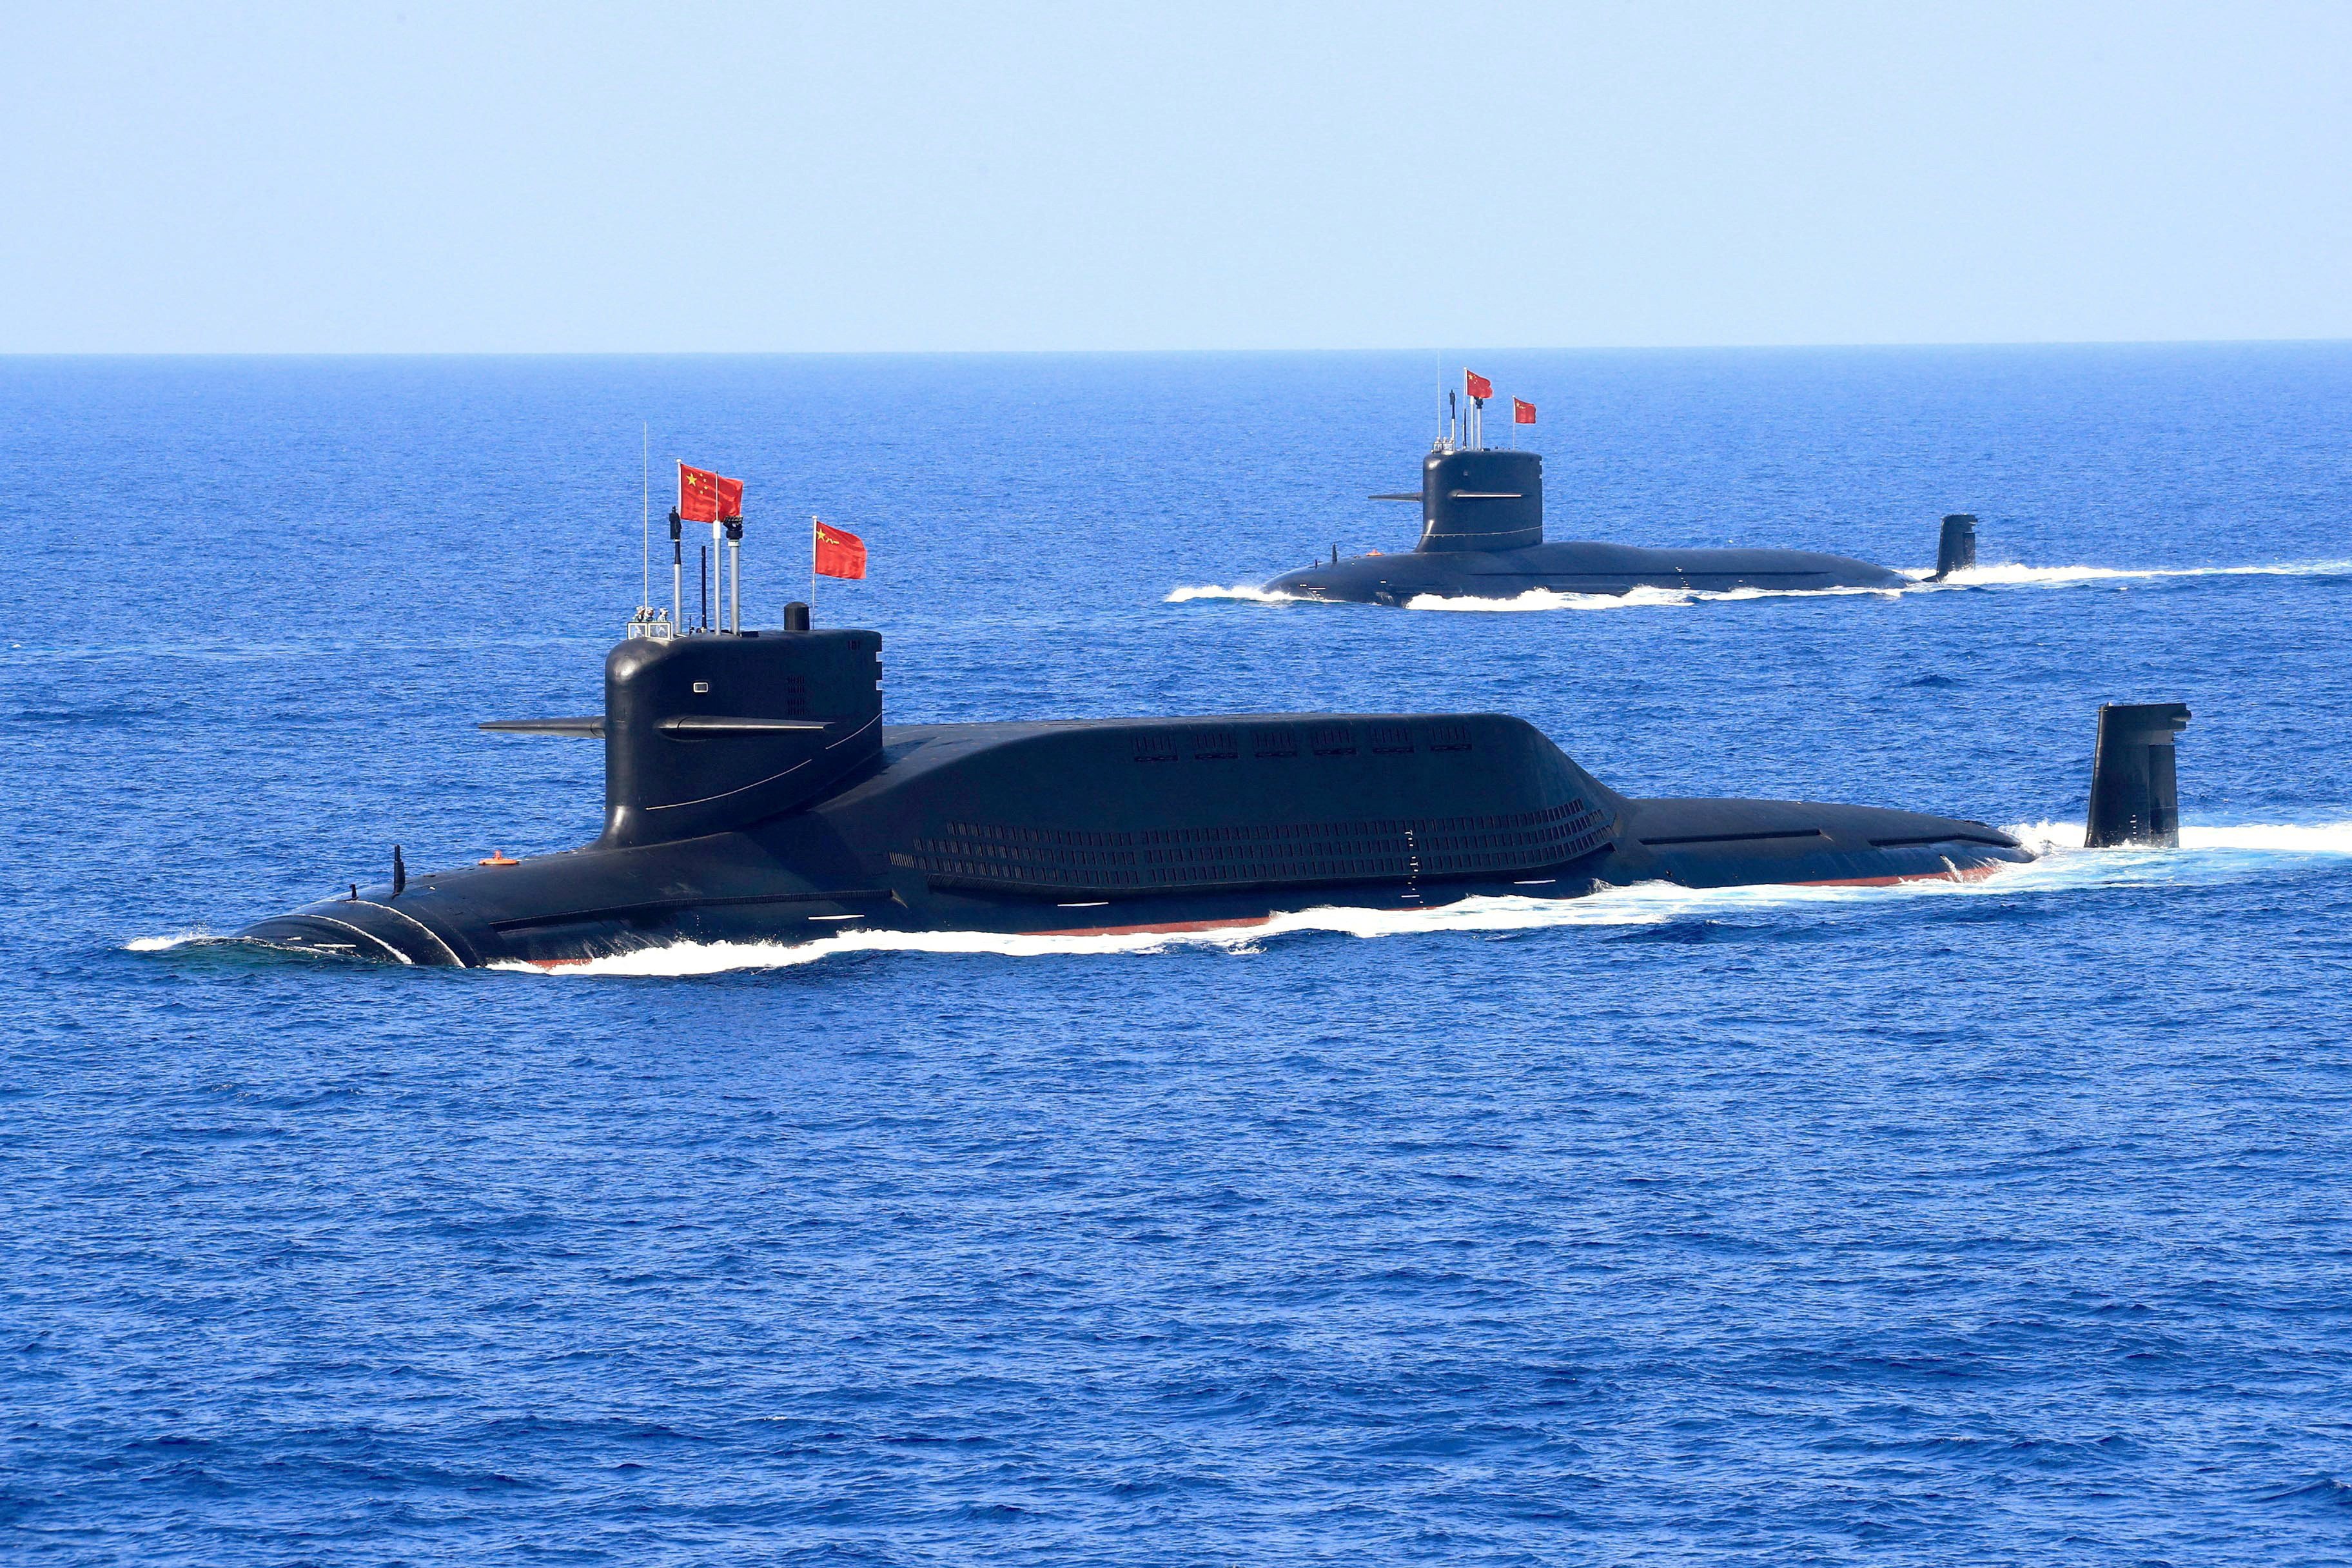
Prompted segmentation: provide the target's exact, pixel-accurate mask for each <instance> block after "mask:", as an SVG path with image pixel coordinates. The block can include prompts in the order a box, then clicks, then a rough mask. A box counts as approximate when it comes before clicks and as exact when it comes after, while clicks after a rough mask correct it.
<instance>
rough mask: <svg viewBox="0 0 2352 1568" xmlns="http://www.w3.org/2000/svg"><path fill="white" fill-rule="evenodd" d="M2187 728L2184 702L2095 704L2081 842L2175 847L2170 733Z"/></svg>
mask: <svg viewBox="0 0 2352 1568" xmlns="http://www.w3.org/2000/svg"><path fill="white" fill-rule="evenodd" d="M2188 727H2189V706H2188V704H2187V703H2184V702H2143V703H2137V704H2134V703H2123V702H2110V703H2106V704H2105V705H2103V706H2102V707H2101V708H2100V709H2099V749H2098V752H2097V754H2096V755H2095V756H2094V757H2093V758H2092V760H2091V815H2090V820H2089V821H2088V822H2087V823H2086V824H2085V825H2084V831H2083V847H2084V848H2086V849H2105V848H2108V847H2113V846H2115V845H2118V844H2149V845H2154V846H2155V847H2158V848H2160V849H2178V848H2179V847H2180V788H2179V779H2178V777H2177V775H2176V774H2175V773H2174V772H2173V755H2172V738H2173V736H2174V735H2176V734H2178V733H2179V731H2182V730H2185V729H2187V728H2188Z"/></svg>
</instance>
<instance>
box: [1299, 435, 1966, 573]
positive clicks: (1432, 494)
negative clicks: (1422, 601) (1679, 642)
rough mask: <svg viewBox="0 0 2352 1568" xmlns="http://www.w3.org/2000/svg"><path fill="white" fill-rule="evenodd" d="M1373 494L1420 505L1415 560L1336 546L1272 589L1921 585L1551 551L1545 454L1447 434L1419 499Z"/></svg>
mask: <svg viewBox="0 0 2352 1568" xmlns="http://www.w3.org/2000/svg"><path fill="white" fill-rule="evenodd" d="M1469 428H1471V429H1475V428H1476V427H1475V426H1469ZM1472 439H1473V440H1475V439H1478V437H1472ZM1371 499H1372V500H1411V501H1419V502H1420V503H1421V539H1420V541H1419V542H1417V543H1416V544H1415V545H1414V546H1413V548H1412V552H1411V553H1409V554H1401V555H1383V554H1380V553H1378V552H1374V553H1371V554H1368V555H1356V556H1350V557H1349V558H1348V559H1346V560H1341V559H1340V557H1339V550H1338V548H1337V547H1336V546H1335V547H1334V548H1333V550H1332V552H1331V559H1330V560H1329V561H1328V562H1327V563H1323V564H1320V565H1316V566H1308V567H1304V568H1302V569H1300V570H1298V571H1297V572H1286V573H1284V574H1282V575H1281V576H1279V577H1276V579H1274V581H1272V582H1270V583H1268V584H1265V592H1267V593H1271V594H1281V595H1287V596H1289V597H1291V598H1295V599H1321V600H1328V601H1333V602H1336V603H1342V604H1356V605H1404V604H1408V603H1410V602H1411V601H1412V600H1413V599H1416V598H1419V597H1421V596H1422V595H1433V596H1435V597H1438V598H1445V599H1515V598H1517V597H1518V596H1519V595H1522V594H1526V593H1528V592H1531V591H1533V590H1536V589H1543V590H1546V591H1548V592H1550V593H1555V594H1595V595H1622V594H1628V593H1631V592H1632V591H1633V590H1634V589H1636V588H1668V589H1698V590H1703V591H1706V592H1709V593H1719V592H1725V591H1728V590H1730V589H1734V588H1769V589H1779V590H1783V591H1802V590H1820V589H1825V588H1908V587H1911V586H1913V580H1912V579H1911V578H1909V577H1906V576H1905V575H1904V574H1902V573H1900V572H1894V571H1890V570H1888V569H1887V568H1886V567H1884V566H1877V565H1873V564H1872V563H1870V562H1867V561H1856V560H1854V559H1853V558H1852V557H1851V556H1845V555H1824V554H1819V553H1816V552H1812V551H1807V550H1740V549H1722V550H1650V549H1643V548H1641V547H1639V546H1635V545H1631V544H1601V543H1592V542H1583V541H1572V542H1570V541H1563V542H1559V543H1557V544H1547V543H1545V542H1544V520H1543V458H1542V457H1540V456H1539V455H1538V454H1537V453H1534V452H1526V451H1519V450H1516V449H1507V448H1502V447H1484V446H1476V445H1467V446H1457V445H1456V444H1455V443H1454V439H1453V437H1451V436H1450V435H1449V436H1446V437H1440V438H1439V440H1438V442H1437V444H1436V445H1435V446H1434V447H1433V448H1432V449H1431V451H1430V453H1429V455H1428V456H1427V457H1426V458H1423V459H1422V465H1421V491H1420V493H1419V494H1417V495H1415V494H1412V493H1406V494H1402V495H1377V496H1374V497H1372V498H1371ZM1976 522H1977V520H1976V519H1975V518H1974V517H1973V516H1970V515H1969V514H1968V513H1965V512H1955V513H1953V514H1952V515H1950V516H1948V517H1947V518H1945V519H1944V527H1943V533H1942V536H1941V538H1940V540H1939V541H1938V544H1937V552H1936V572H1935V576H1934V577H1933V578H1931V579H1930V581H1940V580H1941V579H1943V578H1945V577H1947V576H1949V575H1950V574H1952V573H1954V572H1957V571H1959V570H1961V569H1963V568H1966V567H1969V566H1973V565H1975V564H1976V562H1977V536H1976Z"/></svg>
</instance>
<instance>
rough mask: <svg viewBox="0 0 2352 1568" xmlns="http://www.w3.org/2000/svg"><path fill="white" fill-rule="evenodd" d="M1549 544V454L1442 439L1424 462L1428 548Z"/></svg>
mask: <svg viewBox="0 0 2352 1568" xmlns="http://www.w3.org/2000/svg"><path fill="white" fill-rule="evenodd" d="M1542 542H1543V458H1542V457H1541V455H1540V454H1538V453H1535V452H1523V451H1517V450H1508V449H1497V448H1494V447H1454V446H1452V445H1451V444H1450V443H1442V444H1440V445H1439V447H1437V449H1436V450H1434V451H1433V452H1431V453H1430V454H1429V456H1428V457H1427V458H1423V460H1422V465H1421V542H1420V543H1419V544H1417V545H1415V546H1414V547H1413V548H1414V549H1415V550H1418V551H1423V552H1437V551H1448V550H1525V549H1527V548H1528V546H1530V545H1536V544H1541V543H1542Z"/></svg>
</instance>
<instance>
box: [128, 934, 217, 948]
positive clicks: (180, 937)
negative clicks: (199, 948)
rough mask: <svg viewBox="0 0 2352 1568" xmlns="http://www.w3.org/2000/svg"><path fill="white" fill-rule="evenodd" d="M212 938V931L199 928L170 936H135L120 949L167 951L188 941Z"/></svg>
mask: <svg viewBox="0 0 2352 1568" xmlns="http://www.w3.org/2000/svg"><path fill="white" fill-rule="evenodd" d="M212 940H213V934H212V932H210V931H205V930H203V929H201V928H199V929H197V930H195V931H175V932H173V934H172V935H170V936H135V937H132V938H131V940H130V941H129V942H124V943H123V944H122V951H123V952H171V951H172V949H173V948H175V947H185V946H187V945H188V944H189V943H190V942H210V941H212Z"/></svg>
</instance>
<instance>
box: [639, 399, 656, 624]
mask: <svg viewBox="0 0 2352 1568" xmlns="http://www.w3.org/2000/svg"><path fill="white" fill-rule="evenodd" d="M637 505H638V509H639V512H640V516H639V519H638V541H639V545H640V548H639V550H638V552H637V554H638V557H639V560H638V567H639V575H638V581H637V603H638V605H641V606H643V607H645V608H646V609H651V608H652V607H653V602H654V427H653V426H652V424H651V423H650V422H648V423H646V424H641V425H639V426H637Z"/></svg>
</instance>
